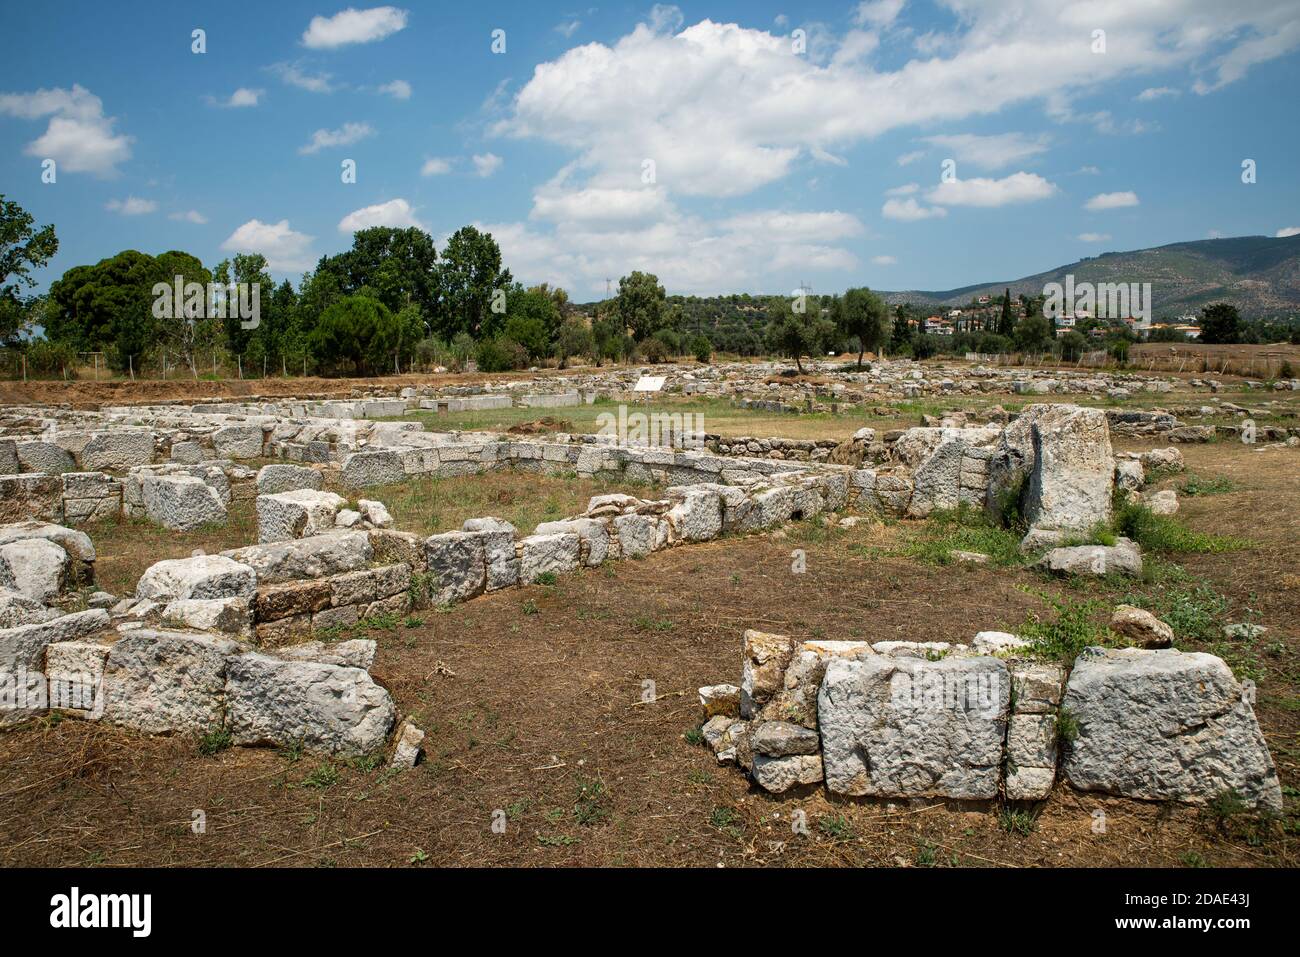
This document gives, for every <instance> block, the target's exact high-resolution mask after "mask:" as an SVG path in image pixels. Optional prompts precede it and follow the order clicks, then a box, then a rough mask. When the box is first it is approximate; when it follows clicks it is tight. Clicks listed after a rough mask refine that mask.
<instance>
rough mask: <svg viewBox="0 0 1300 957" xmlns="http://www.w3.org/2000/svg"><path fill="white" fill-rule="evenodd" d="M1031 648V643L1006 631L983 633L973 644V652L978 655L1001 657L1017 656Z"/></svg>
mask: <svg viewBox="0 0 1300 957" xmlns="http://www.w3.org/2000/svg"><path fill="white" fill-rule="evenodd" d="M1027 647H1029V642H1027V641H1025V639H1023V638H1019V637H1017V636H1016V635H1012V634H1010V633H1008V632H1005V631H981V632H980V633H979V634H977V635H976V636H975V639H974V640H973V641H972V642H971V650H972V651H974V652H975V653H976V654H977V655H993V656H994V657H1000V656H1004V655H1008V654H1015V653H1016V652H1019V651H1023V650H1025V649H1026V648H1027Z"/></svg>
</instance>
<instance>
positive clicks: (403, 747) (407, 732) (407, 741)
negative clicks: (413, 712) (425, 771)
mask: <svg viewBox="0 0 1300 957" xmlns="http://www.w3.org/2000/svg"><path fill="white" fill-rule="evenodd" d="M423 743H424V732H423V731H421V730H420V729H419V728H417V727H416V726H415V725H414V724H412V723H411V721H410V720H409V719H408V720H406V721H403V722H402V727H401V728H400V729H398V732H397V744H396V746H395V747H394V748H393V760H392V761H391V762H389V763H390V765H391V766H392V767H395V768H413V767H415V764H416V762H417V761H419V760H420V751H421V745H422V744H423Z"/></svg>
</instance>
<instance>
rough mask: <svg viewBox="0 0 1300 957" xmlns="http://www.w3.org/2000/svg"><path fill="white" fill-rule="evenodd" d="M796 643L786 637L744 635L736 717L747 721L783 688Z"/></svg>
mask: <svg viewBox="0 0 1300 957" xmlns="http://www.w3.org/2000/svg"><path fill="white" fill-rule="evenodd" d="M795 644H796V642H795V641H794V639H792V638H790V637H788V636H786V635H773V634H769V633H767V632H763V631H755V630H754V629H752V628H751V629H749V630H747V631H746V632H745V636H744V646H743V650H742V655H743V658H742V661H743V666H742V670H741V679H740V716H741V717H742V718H751V717H753V716H754V715H755V714H757V713H758V711H759V709H761V708H762V707H763V705H765V704H767V702H768V701H769V700H771V698H772V697H773V696H774V695H776V694H777V693H778V692H779V691H781V689H782V688H784V687H785V669H786V668H787V667H788V666H789V664H790V659H791V658H792V657H793V656H794V649H795Z"/></svg>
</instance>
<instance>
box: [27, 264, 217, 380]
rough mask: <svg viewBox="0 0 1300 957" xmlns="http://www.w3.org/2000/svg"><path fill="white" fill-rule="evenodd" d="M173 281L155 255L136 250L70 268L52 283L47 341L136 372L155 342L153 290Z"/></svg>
mask: <svg viewBox="0 0 1300 957" xmlns="http://www.w3.org/2000/svg"><path fill="white" fill-rule="evenodd" d="M179 255H186V254H179ZM188 259H189V260H192V261H193V262H198V260H197V259H194V258H193V257H188ZM174 278H175V277H174V276H168V275H166V274H165V272H164V271H163V270H162V269H160V268H159V265H158V261H157V260H156V259H154V257H153V256H150V255H147V254H145V253H142V252H137V251H136V250H134V249H125V250H123V251H122V252H120V253H118V254H117V255H116V256H112V257H110V258H108V259H101V260H100V261H99V262H97V263H96V264H95V265H93V266H74V267H73V268H72V269H69V270H68V271H67V272H66V273H64V274H63V277H62V278H60V279H57V280H55V281H54V282H53V283H51V284H50V294H49V298H50V309H49V321H48V323H47V326H46V333H47V335H48V336H49V338H50V339H51V340H56V341H61V342H68V343H71V344H72V345H73V346H75V347H76V348H77V349H79V350H94V351H103V352H105V353H107V355H108V359H109V363H110V365H112V366H113V367H114V368H115V369H117V370H118V371H122V372H124V371H126V370H127V369H128V368H138V367H139V366H140V363H141V360H142V359H143V358H144V357H145V356H146V355H148V354H149V353H151V352H152V351H153V350H154V348H155V347H156V345H157V343H158V339H159V327H158V323H159V320H157V319H155V318H154V315H153V303H154V299H155V297H154V294H153V287H154V285H155V284H156V283H159V282H166V283H169V284H170V283H172V282H173V281H174Z"/></svg>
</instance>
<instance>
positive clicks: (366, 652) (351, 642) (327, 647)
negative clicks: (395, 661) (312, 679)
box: [276, 638, 377, 671]
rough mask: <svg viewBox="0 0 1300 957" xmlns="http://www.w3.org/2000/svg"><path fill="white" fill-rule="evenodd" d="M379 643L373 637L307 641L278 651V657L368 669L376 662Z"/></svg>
mask: <svg viewBox="0 0 1300 957" xmlns="http://www.w3.org/2000/svg"><path fill="white" fill-rule="evenodd" d="M376 648H377V645H376V643H375V641H374V640H373V639H371V638H349V639H348V640H347V641H331V642H328V643H327V642H323V641H305V642H303V643H302V644H298V645H291V646H289V647H288V648H280V649H278V650H277V651H276V657H279V658H284V659H285V660H287V661H318V662H320V663H322V664H326V665H345V666H347V667H349V668H364V669H366V670H367V671H369V670H370V668H371V666H372V665H373V664H374V663H375V650H376Z"/></svg>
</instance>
